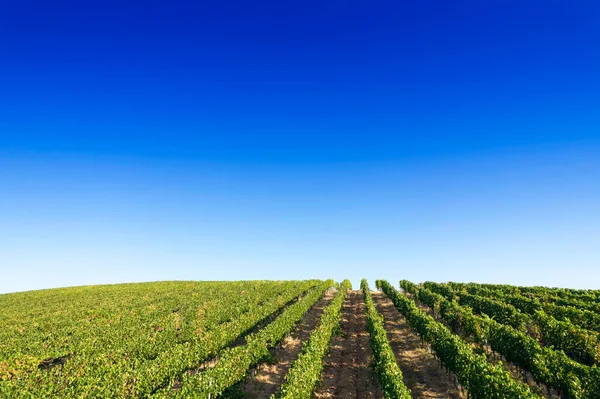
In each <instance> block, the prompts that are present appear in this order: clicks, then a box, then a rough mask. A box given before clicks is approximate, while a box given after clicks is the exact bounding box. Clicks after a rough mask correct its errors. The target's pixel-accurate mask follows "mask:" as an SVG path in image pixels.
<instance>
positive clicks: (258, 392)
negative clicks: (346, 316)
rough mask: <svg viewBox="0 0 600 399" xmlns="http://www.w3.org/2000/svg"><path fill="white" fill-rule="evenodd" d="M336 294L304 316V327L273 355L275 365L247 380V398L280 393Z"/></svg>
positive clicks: (262, 367) (244, 386)
mask: <svg viewBox="0 0 600 399" xmlns="http://www.w3.org/2000/svg"><path fill="white" fill-rule="evenodd" d="M334 295H335V291H333V290H328V291H327V292H326V293H325V295H324V296H323V298H321V299H319V300H318V301H317V303H315V305H313V307H312V308H311V309H310V310H309V311H308V312H307V313H306V314H305V315H304V317H303V318H302V320H301V321H300V323H299V324H298V325H297V326H296V328H295V329H294V330H293V331H292V333H291V334H290V335H288V336H287V337H286V338H285V339H284V340H283V342H282V344H281V345H280V346H279V347H277V348H275V349H274V351H273V358H274V360H275V363H274V364H261V365H260V366H258V367H257V368H256V369H255V372H253V373H251V375H250V376H248V377H247V378H246V380H245V381H244V383H243V384H242V386H241V389H242V390H243V392H244V393H245V397H247V398H252V399H261V398H269V397H270V396H271V394H275V393H277V392H278V390H279V387H280V386H281V384H282V383H283V379H284V377H285V375H286V374H287V372H288V370H289V369H290V367H291V365H292V363H293V361H294V360H295V359H296V358H297V357H298V355H299V354H300V351H301V350H302V343H303V342H305V341H306V340H308V338H309V337H310V333H311V332H312V331H313V330H314V329H315V327H316V326H317V324H318V322H319V319H320V318H321V314H322V313H323V309H324V308H325V307H326V306H327V305H328V304H329V303H330V302H331V300H332V299H333V296H334Z"/></svg>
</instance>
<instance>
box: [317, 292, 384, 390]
mask: <svg viewBox="0 0 600 399" xmlns="http://www.w3.org/2000/svg"><path fill="white" fill-rule="evenodd" d="M340 324H341V329H342V334H340V335H335V336H334V337H333V338H332V340H331V348H330V351H329V355H328V356H327V357H326V359H325V365H324V366H325V367H324V370H323V374H322V375H321V386H320V387H319V388H318V390H317V392H316V394H315V397H316V398H317V399H324V398H334V397H335V398H340V399H358V398H360V399H379V398H383V394H382V393H381V389H380V387H379V382H378V381H377V377H376V376H375V373H374V371H373V368H372V367H371V364H372V361H373V360H372V359H373V357H372V356H373V355H372V353H371V346H370V344H369V333H368V332H367V321H366V314H365V306H364V302H363V295H362V292H361V291H350V292H348V295H347V297H346V300H345V301H344V304H343V306H342V320H341V323H340Z"/></svg>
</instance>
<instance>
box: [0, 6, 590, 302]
mask: <svg viewBox="0 0 600 399" xmlns="http://www.w3.org/2000/svg"><path fill="white" fill-rule="evenodd" d="M198 3H200V4H198ZM599 18H600V5H598V3H597V2H592V1H575V2H570V3H569V4H566V3H564V2H557V1H543V2H542V1H527V2H525V1H523V2H518V1H488V2H479V1H477V2H475V1H459V2H454V3H452V4H448V3H447V2H434V1H429V2H397V1H389V2H384V1H375V2H372V1H371V2H359V1H340V0H336V1H331V2H312V1H305V2H288V1H284V2H281V1H279V2H266V1H263V2H253V3H249V2H236V1H232V2H223V1H219V2H217V1H212V2H211V1H206V2H182V1H170V2H162V1H144V2H135V1H130V2H127V4H124V3H123V2H114V1H102V2H96V1H89V2H86V3H85V5H83V4H82V3H81V2H66V1H57V2H52V3H48V2H39V1H25V0H22V1H18V2H17V1H8V2H6V4H5V5H4V11H3V12H2V14H1V15H0V35H1V37H3V38H5V40H2V41H0V54H2V59H3V62H1V63H0V215H1V217H2V222H1V223H0V270H1V271H2V279H1V280H0V292H11V291H20V290H28V289H37V288H46V287H58V286H67V285H79V284H96V283H110V282H124V281H149V280H166V279H169V280H172V279H194V280H197V279H254V278H260V279H263V278H271V279H292V278H293V279H296V278H310V277H318V278H326V277H334V278H336V279H342V278H346V277H348V278H351V279H352V281H353V283H355V284H357V283H358V282H359V280H360V278H361V277H367V278H369V279H371V280H373V279H375V278H380V277H383V278H387V279H389V280H390V281H397V280H398V279H400V278H409V279H412V280H414V281H424V280H436V281H446V280H457V281H480V282H503V283H513V284H542V285H554V286H568V287H581V288H588V287H589V288H592V287H593V288H600V112H599V111H598V110H599V109H600V74H598V71H600V51H599V49H598V43H600V26H599V24H597V21H598V20H599Z"/></svg>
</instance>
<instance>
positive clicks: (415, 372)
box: [372, 291, 462, 399]
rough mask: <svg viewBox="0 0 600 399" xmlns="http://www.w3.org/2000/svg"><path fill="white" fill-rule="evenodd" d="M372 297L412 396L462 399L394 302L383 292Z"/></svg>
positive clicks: (437, 361) (378, 292)
mask: <svg viewBox="0 0 600 399" xmlns="http://www.w3.org/2000/svg"><path fill="white" fill-rule="evenodd" d="M372 296H373V302H374V303H375V307H376V308H377V311H378V312H379V313H380V314H381V315H383V317H384V319H385V329H386V332H387V337H388V340H389V341H390V345H391V346H392V349H393V351H394V354H395V355H396V361H397V362H398V366H399V367H400V370H402V374H403V377H404V378H403V380H404V384H405V385H406V386H407V387H408V388H409V389H410V390H411V395H412V397H413V398H427V399H431V398H440V399H441V398H452V399H459V398H462V396H461V395H460V393H459V392H458V390H457V388H456V386H455V384H454V382H453V381H452V378H453V376H452V378H451V377H450V376H449V375H448V373H447V372H446V371H445V370H443V369H442V367H441V363H440V362H439V360H437V359H436V358H435V357H434V356H433V355H432V354H431V353H430V352H429V350H428V349H426V347H425V346H423V345H422V343H421V339H420V338H419V337H418V336H417V335H416V334H415V333H414V332H413V331H412V330H411V328H410V326H409V325H408V324H407V322H406V319H405V318H404V316H402V315H401V314H400V312H398V310H397V309H396V308H395V307H394V304H393V303H392V301H391V300H390V299H389V298H388V297H387V296H386V295H385V294H384V293H383V292H380V291H376V292H373V293H372Z"/></svg>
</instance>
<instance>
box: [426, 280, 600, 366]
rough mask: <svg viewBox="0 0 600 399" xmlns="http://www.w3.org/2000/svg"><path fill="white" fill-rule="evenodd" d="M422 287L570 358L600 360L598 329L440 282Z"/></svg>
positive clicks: (581, 361) (593, 362)
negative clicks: (467, 291) (584, 326)
mask: <svg viewBox="0 0 600 399" xmlns="http://www.w3.org/2000/svg"><path fill="white" fill-rule="evenodd" d="M423 286H424V287H425V288H428V289H430V290H431V291H433V292H437V293H438V294H442V295H443V296H445V297H446V299H449V300H453V299H455V298H457V299H458V303H460V304H461V305H465V306H469V307H470V308H471V309H473V311H474V312H475V313H479V314H481V313H483V314H486V315H488V316H490V317H491V318H493V319H494V320H496V321H498V322H499V323H502V324H508V325H510V326H511V327H514V328H516V329H517V330H519V331H522V332H528V333H529V334H530V335H531V336H533V337H534V338H536V339H538V340H539V341H540V342H542V343H543V344H544V345H546V346H553V347H554V348H556V349H558V350H563V351H564V352H565V353H566V354H567V355H568V356H569V357H570V358H572V359H573V360H576V361H578V362H580V363H582V364H586V365H588V366H592V365H594V364H596V363H598V361H600V343H599V342H598V333H596V332H594V331H588V330H585V329H582V328H580V327H578V326H576V325H574V324H573V323H571V322H569V321H559V320H556V319H555V318H554V317H552V316H548V315H547V314H546V313H545V312H544V311H542V310H537V311H535V312H534V313H533V314H532V315H528V314H525V313H522V312H520V311H519V310H517V309H516V308H515V307H514V306H512V305H511V304H508V303H504V302H502V301H498V300H495V299H490V298H486V297H483V296H479V295H473V294H469V293H466V292H456V291H454V290H453V289H451V288H449V287H446V288H444V285H443V284H438V283H433V282H426V283H423Z"/></svg>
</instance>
